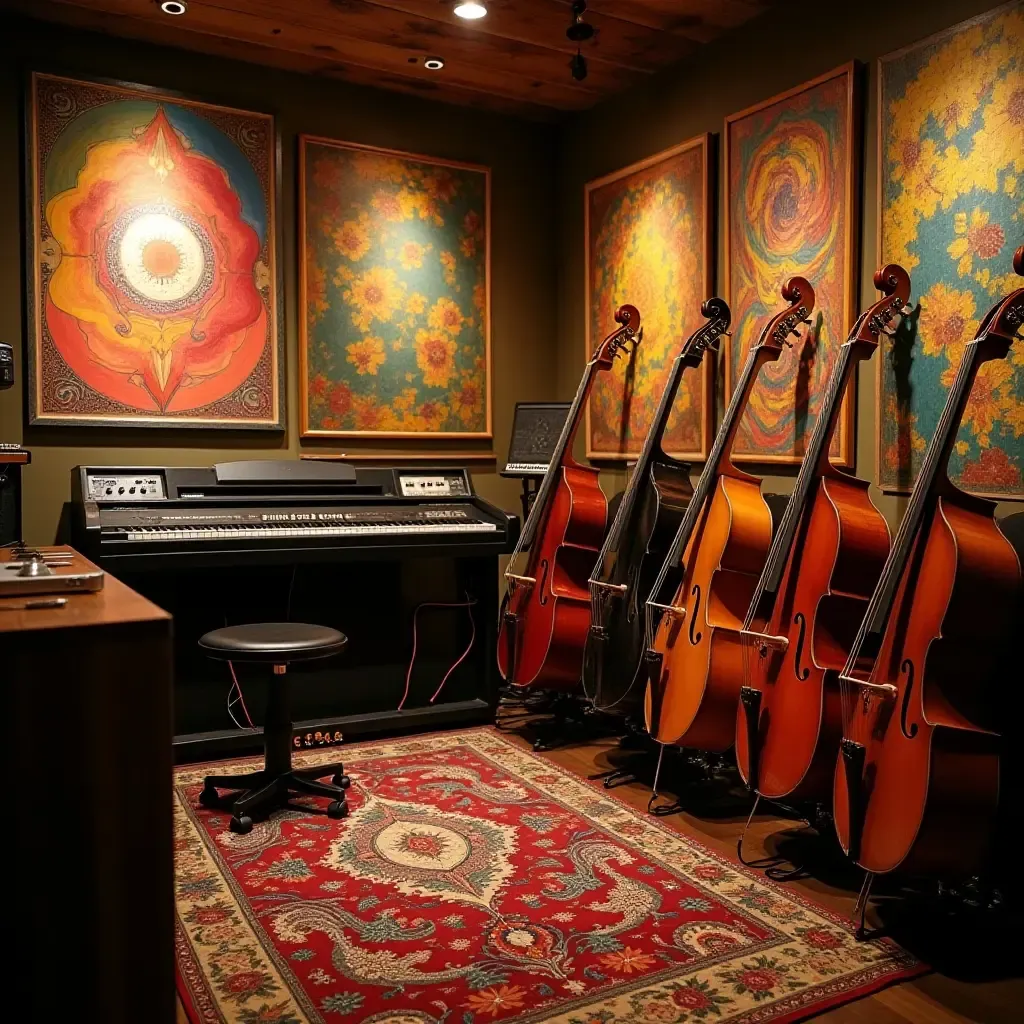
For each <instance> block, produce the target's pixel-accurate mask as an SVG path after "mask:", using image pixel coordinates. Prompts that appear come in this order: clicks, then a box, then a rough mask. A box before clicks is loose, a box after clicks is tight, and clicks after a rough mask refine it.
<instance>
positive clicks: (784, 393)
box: [725, 64, 857, 464]
mask: <svg viewBox="0 0 1024 1024" xmlns="http://www.w3.org/2000/svg"><path fill="white" fill-rule="evenodd" d="M854 84H855V83H854V67H853V65H852V64H848V65H845V66H844V67H842V68H839V69H838V70H836V71H834V72H831V73H830V74H827V75H823V76H822V77H821V78H818V79H815V80H814V81H813V82H808V83H807V84H805V85H802V86H800V87H799V88H797V89H793V90H791V91H790V92H788V93H785V94H784V95H782V96H777V97H775V98H774V99H771V100H768V101H766V102H765V103H761V104H759V105H758V106H756V107H753V108H751V109H749V110H745V111H743V112H742V113H739V114H734V115H732V116H731V117H728V118H727V119H726V123H725V146H726V151H725V164H726V199H725V203H726V239H727V245H728V248H727V252H726V290H727V292H728V298H729V304H730V306H731V308H732V322H733V336H732V338H731V339H730V344H729V346H728V350H727V359H726V391H727V395H726V400H727V401H728V398H729V396H730V395H731V390H732V384H733V382H734V381H735V380H736V379H737V377H738V376H739V372H740V370H741V368H742V366H743V363H744V361H745V360H746V357H747V351H748V349H749V348H750V346H751V344H753V343H754V342H756V341H757V339H758V332H759V331H760V329H761V327H762V325H763V324H764V322H765V320H766V319H767V318H768V317H771V316H772V315H774V314H775V313H776V312H777V311H778V310H779V309H781V308H782V306H783V300H782V298H781V294H780V292H781V288H782V285H783V284H784V283H785V282H786V281H787V280H788V279H789V278H791V277H793V276H794V275H799V276H801V277H805V278H806V279H807V280H808V281H809V282H810V283H811V286H812V287H813V288H814V292H815V296H816V299H817V308H816V310H815V311H814V317H813V320H812V323H811V324H810V325H808V327H807V328H806V329H801V340H799V341H795V342H794V343H793V345H792V347H789V348H784V349H783V352H782V355H781V357H780V358H779V359H778V360H777V361H776V362H773V363H769V364H768V365H767V366H765V367H764V368H763V369H762V370H761V373H760V375H759V377H758V381H757V384H756V385H755V386H754V390H753V392H752V393H751V396H750V402H749V404H748V406H747V408H746V411H745V412H744V414H743V418H742V420H741V421H740V427H739V431H738V433H737V437H736V446H735V455H736V457H737V458H738V459H745V460H747V461H754V462H788V463H793V464H798V463H800V461H801V460H802V458H803V453H804V448H805V445H806V444H807V442H808V441H809V439H810V436H811V432H812V431H813V429H814V424H815V422H816V420H817V415H818V409H819V407H820V405H821V397H822V394H823V393H824V390H825V387H826V385H827V383H828V379H829V376H830V375H831V372H832V366H833V363H834V362H835V357H836V354H837V352H838V351H839V346H840V345H842V344H843V342H844V341H846V337H847V334H848V332H849V330H850V328H851V326H852V323H853V317H854V309H853V306H854V303H855V301H856V292H855V285H856V265H855V240H856V235H855V232H856V225H857V215H856V202H855V200H856V194H855V191H854V187H853V186H854V173H855V170H856V147H855V125H856V118H855V116H854ZM852 391H853V389H852V387H851V388H850V390H849V391H848V393H847V396H846V401H845V402H844V414H843V416H842V419H841V421H840V424H839V429H838V430H837V431H836V434H835V437H834V440H833V446H832V451H831V457H832V458H833V460H836V461H840V462H843V463H846V464H850V463H851V460H852V457H853V394H852Z"/></svg>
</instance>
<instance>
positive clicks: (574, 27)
mask: <svg viewBox="0 0 1024 1024" xmlns="http://www.w3.org/2000/svg"><path fill="white" fill-rule="evenodd" d="M586 10H587V0H573V5H572V24H571V25H570V26H569V27H568V28H567V29H566V30H565V35H566V38H568V39H569V40H570V41H571V42H574V43H575V44H576V56H575V57H573V58H572V60H570V61H569V71H570V72H571V73H572V77H573V78H575V79H576V81H577V82H582V81H583V79H584V78H586V77H587V58H586V57H584V56H583V53H582V52H581V50H580V48H579V44H580V43H584V42H586V41H587V40H588V39H593V38H594V26H593V25H590V24H588V23H587V22H585V21H584V20H583V15H584V13H585V12H586Z"/></svg>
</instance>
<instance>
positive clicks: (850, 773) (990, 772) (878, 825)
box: [833, 246, 1024, 909]
mask: <svg viewBox="0 0 1024 1024" xmlns="http://www.w3.org/2000/svg"><path fill="white" fill-rule="evenodd" d="M1013 266H1014V270H1015V271H1016V272H1017V273H1018V274H1021V275H1024V246H1022V247H1021V248H1020V249H1018V250H1017V252H1016V254H1015V256H1014V264H1013ZM1022 324H1024V288H1018V289H1017V290H1016V291H1014V292H1012V293H1011V294H1010V295H1008V296H1007V297H1006V298H1004V299H1003V300H1002V301H1001V302H999V303H997V304H996V305H995V306H994V307H993V308H992V309H991V310H989V312H988V313H987V314H986V315H985V318H984V319H983V320H982V321H981V324H980V326H979V327H978V330H977V333H976V334H975V337H974V340H973V341H970V342H968V343H967V344H966V345H965V346H964V351H963V356H962V358H961V360H960V367H959V369H958V370H957V374H956V378H955V379H954V381H953V384H952V386H951V388H950V390H949V395H948V396H947V399H946V405H945V408H944V409H943V412H942V416H941V418H940V419H939V422H938V425H937V427H936V429H935V434H934V436H933V437H932V439H931V443H930V444H929V446H928V451H927V454H926V455H925V458H924V462H923V463H922V465H921V470H920V472H919V474H918V477H917V481H916V483H915V484H914V490H913V492H912V495H911V498H910V502H909V504H908V506H907V510H906V512H905V514H904V516H903V521H902V523H901V524H900V528H899V531H898V533H897V535H896V538H895V540H894V541H893V546H892V551H891V552H890V554H889V557H888V559H887V560H886V563H885V567H884V568H883V570H882V574H881V577H880V578H879V581H878V585H877V586H876V588H875V591H874V594H873V595H872V598H871V601H870V603H869V604H868V608H867V612H866V613H865V615H864V619H863V622H862V623H861V625H860V629H859V630H858V631H857V635H856V637H855V639H854V643H853V645H852V647H851V649H850V654H849V657H848V658H847V660H846V664H845V666H844V667H843V672H842V674H841V676H840V683H841V686H842V714H843V739H842V743H841V748H840V754H839V759H838V762H837V767H836V773H835V785H834V790H833V799H834V809H835V824H836V830H837V831H838V833H839V840H840V842H841V843H842V846H843V849H844V850H845V851H846V852H847V854H848V855H849V856H850V857H851V858H852V859H853V860H854V861H855V862H856V863H857V864H859V865H860V866H861V867H863V868H864V869H865V870H866V871H867V872H868V874H867V876H866V878H865V888H864V889H863V890H862V898H861V908H862V909H863V906H864V903H865V902H866V898H867V893H868V891H869V889H870V882H871V878H872V877H873V876H874V875H875V874H878V873H882V872H888V871H892V870H894V869H896V868H902V869H905V870H907V871H913V872H915V873H919V874H931V875H937V876H940V877H942V876H947V877H948V876H949V875H954V874H972V873H974V872H975V871H977V869H978V867H979V863H980V862H981V861H982V859H983V857H984V854H985V852H986V847H987V845H988V842H989V840H990V838H991V834H992V830H993V824H994V820H995V813H996V805H997V802H998V797H999V736H998V734H997V733H996V732H995V731H994V723H995V721H996V720H997V718H998V710H999V709H998V690H997V689H995V688H994V684H995V682H996V681H995V680H994V679H993V678H992V676H993V667H994V663H995V659H996V657H997V655H998V653H999V650H1000V647H1001V645H1002V644H1003V643H1004V642H1005V639H1006V634H1007V631H1008V628H1009V626H1010V621H1009V620H1010V616H1011V615H1012V614H1013V609H1014V606H1015V602H1016V599H1017V596H1018V594H1019V588H1020V585H1021V569H1020V563H1019V561H1018V559H1017V555H1016V553H1015V552H1014V549H1013V548H1012V547H1011V545H1010V543H1009V541H1007V540H1006V538H1005V537H1004V536H1003V535H1002V533H1001V532H1000V531H999V527H998V526H997V525H996V522H995V520H994V518H993V511H994V508H995V504H994V502H991V501H986V500H984V499H982V498H977V497H974V496H973V495H970V494H967V493H966V492H964V491H962V490H960V489H959V488H957V487H955V486H954V485H953V484H952V483H951V482H950V479H949V476H948V475H947V472H948V462H949V458H950V454H951V452H952V449H953V445H954V444H955V443H956V435H957V430H958V428H959V426H960V422H961V419H962V418H963V414H964V409H965V408H966V406H967V400H968V398H969V397H970V394H971V387H972V385H973V384H974V380H975V377H976V376H977V374H978V371H979V369H980V368H981V366H982V364H984V363H986V362H988V361H990V360H994V359H1005V358H1006V357H1007V355H1008V353H1009V351H1010V346H1011V345H1012V344H1013V342H1014V340H1015V339H1017V341H1018V344H1020V343H1021V342H1020V335H1019V333H1018V332H1019V331H1020V329H1021V326H1022ZM1005 682H1009V681H1005ZM1005 682H1004V685H1005Z"/></svg>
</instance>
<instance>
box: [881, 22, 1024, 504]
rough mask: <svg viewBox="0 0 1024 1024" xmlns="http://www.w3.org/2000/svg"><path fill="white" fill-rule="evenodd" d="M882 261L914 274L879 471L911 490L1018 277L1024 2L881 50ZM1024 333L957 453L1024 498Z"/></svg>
mask: <svg viewBox="0 0 1024 1024" xmlns="http://www.w3.org/2000/svg"><path fill="white" fill-rule="evenodd" d="M879 89H880V99H879V109H880V112H881V124H880V136H879V142H880V144H879V151H880V152H879V157H880V164H881V167H880V180H881V188H880V194H881V195H880V198H881V220H880V250H881V252H880V256H881V259H880V260H879V262H880V263H886V262H889V261H890V260H894V261H896V262H897V263H901V264H902V265H903V266H904V267H906V269H907V270H908V271H910V276H911V280H912V282H913V293H912V304H914V305H915V306H917V309H916V310H915V313H914V315H913V316H911V317H910V318H909V322H908V326H909V328H910V330H904V331H900V332H899V333H898V334H897V335H896V337H895V338H894V339H893V340H892V342H891V343H889V344H887V345H886V348H885V352H884V357H883V358H882V359H881V360H879V363H880V366H879V452H878V456H879V457H878V474H879V483H880V485H881V486H882V487H883V488H885V489H886V490H891V491H906V490H909V489H910V488H911V487H912V486H913V483H914V479H915V477H916V476H917V473H918V470H919V469H920V467H921V463H922V460H923V458H924V453H925V450H926V449H927V446H928V442H929V441H930V440H931V437H932V435H933V433H934V431H935V428H936V426H937V424H938V421H939V417H940V416H941V415H942V409H943V406H944V404H945V401H946V395H947V393H948V391H949V387H950V384H951V383H952V381H953V378H954V377H955V376H956V371H957V367H958V366H959V364H960V360H961V356H962V355H963V351H964V346H965V345H966V344H967V342H968V341H970V340H971V338H972V337H973V336H974V333H975V331H976V330H977V329H978V325H979V323H980V322H981V319H982V318H983V317H984V315H985V313H986V312H987V310H988V309H990V308H991V307H992V306H993V305H994V304H995V303H996V302H998V301H999V299H1000V298H1002V297H1003V296H1005V295H1007V294H1008V293H1009V292H1010V291H1011V290H1012V289H1014V288H1016V287H1019V284H1020V278H1018V277H1017V276H1016V275H1015V274H1014V272H1013V266H1012V260H1013V252H1014V249H1016V247H1017V246H1018V245H1020V244H1021V241H1022V240H1024V4H1022V3H1013V4H1009V5H1006V6H1003V7H1000V8H997V9H996V10H994V11H990V12H989V13H988V14H985V15H982V16H981V17H979V18H976V19H974V20H972V21H968V22H965V23H963V24H961V25H957V26H955V27H954V28H952V29H949V30H948V31H946V32H944V33H942V34H941V35H939V36H935V37H933V38H931V39H927V40H925V41H923V42H921V43H918V44H916V45H915V46H912V47H910V48H909V49H906V50H902V51H900V52H899V53H895V54H892V55H891V56H889V57H884V58H883V59H882V60H881V62H880V75H879ZM1022 472H1024V345H1014V346H1013V347H1012V349H1011V351H1010V355H1009V356H1008V357H1007V358H1006V359H999V360H994V361H992V362H989V363H985V364H984V365H983V366H982V368H981V371H980V372H979V374H978V378H977V381H976V382H975V385H974V389H973V391H972V392H971V398H970V401H969V403H968V406H967V410H966V413H965V415H964V418H963V422H962V425H961V428H960V433H959V435H958V436H957V440H956V444H955V446H954V449H953V453H952V456H951V459H950V478H951V479H952V480H953V481H954V482H955V483H957V484H958V485H960V486H961V487H964V488H966V489H967V490H970V491H974V492H976V493H980V494H987V495H991V496H993V497H1005V498H1024V481H1022Z"/></svg>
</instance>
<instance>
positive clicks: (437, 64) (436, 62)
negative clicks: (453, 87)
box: [423, 57, 444, 71]
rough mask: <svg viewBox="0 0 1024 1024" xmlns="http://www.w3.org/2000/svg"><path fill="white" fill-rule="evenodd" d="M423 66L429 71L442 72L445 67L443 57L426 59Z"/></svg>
mask: <svg viewBox="0 0 1024 1024" xmlns="http://www.w3.org/2000/svg"><path fill="white" fill-rule="evenodd" d="M423 66H424V67H425V68H426V69H427V70H428V71H440V70H441V68H443V67H444V58H443V57H426V58H424V60H423Z"/></svg>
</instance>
